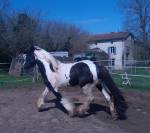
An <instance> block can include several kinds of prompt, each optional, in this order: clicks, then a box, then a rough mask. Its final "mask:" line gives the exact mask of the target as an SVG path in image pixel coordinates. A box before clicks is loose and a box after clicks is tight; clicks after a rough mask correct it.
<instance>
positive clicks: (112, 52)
mask: <svg viewBox="0 0 150 133" xmlns="http://www.w3.org/2000/svg"><path fill="white" fill-rule="evenodd" d="M108 54H116V47H109V48H108Z"/></svg>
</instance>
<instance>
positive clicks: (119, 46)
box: [90, 41, 124, 69]
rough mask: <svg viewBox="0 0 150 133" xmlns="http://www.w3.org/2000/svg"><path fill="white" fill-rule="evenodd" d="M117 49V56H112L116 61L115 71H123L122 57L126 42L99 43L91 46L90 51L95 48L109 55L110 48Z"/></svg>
mask: <svg viewBox="0 0 150 133" xmlns="http://www.w3.org/2000/svg"><path fill="white" fill-rule="evenodd" d="M112 46H113V47H116V55H114V54H113V55H110V58H111V59H115V66H114V68H115V69H122V67H123V66H122V55H123V48H124V42H123V41H115V42H99V43H97V44H90V49H93V48H100V49H101V50H103V51H105V52H106V53H108V48H109V47H112Z"/></svg>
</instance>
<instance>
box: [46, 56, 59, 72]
mask: <svg viewBox="0 0 150 133" xmlns="http://www.w3.org/2000/svg"><path fill="white" fill-rule="evenodd" d="M46 61H47V62H48V63H51V64H52V66H53V68H54V70H55V71H57V69H58V66H59V65H60V64H61V62H60V61H59V60H57V59H56V58H55V57H53V56H52V55H51V54H49V53H48V54H47V56H46Z"/></svg>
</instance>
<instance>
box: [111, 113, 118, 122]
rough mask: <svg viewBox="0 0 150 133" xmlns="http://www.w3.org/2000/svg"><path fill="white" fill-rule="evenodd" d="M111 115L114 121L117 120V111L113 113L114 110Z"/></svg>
mask: <svg viewBox="0 0 150 133" xmlns="http://www.w3.org/2000/svg"><path fill="white" fill-rule="evenodd" d="M111 115H112V119H113V120H114V121H116V120H118V115H117V113H114V112H113V113H112V114H111Z"/></svg>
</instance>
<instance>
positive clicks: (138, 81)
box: [112, 68, 150, 90]
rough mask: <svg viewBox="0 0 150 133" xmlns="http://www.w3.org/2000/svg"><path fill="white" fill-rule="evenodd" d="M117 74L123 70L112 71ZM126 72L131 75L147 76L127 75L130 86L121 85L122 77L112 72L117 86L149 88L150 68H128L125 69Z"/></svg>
mask: <svg viewBox="0 0 150 133" xmlns="http://www.w3.org/2000/svg"><path fill="white" fill-rule="evenodd" d="M113 72H114V73H117V74H123V73H124V71H113ZM126 72H127V73H128V74H132V75H143V76H149V77H139V76H137V77H136V76H130V75H129V76H128V77H129V79H130V82H131V86H125V85H124V86H123V85H122V77H121V75H117V74H112V76H113V78H114V80H115V82H116V83H117V85H118V86H119V87H122V88H125V89H138V90H150V69H143V68H142V69H136V71H135V70H133V69H132V70H131V69H128V70H127V71H126Z"/></svg>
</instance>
